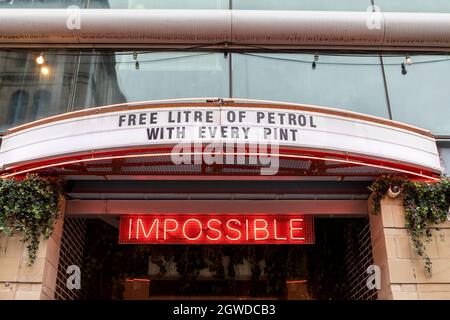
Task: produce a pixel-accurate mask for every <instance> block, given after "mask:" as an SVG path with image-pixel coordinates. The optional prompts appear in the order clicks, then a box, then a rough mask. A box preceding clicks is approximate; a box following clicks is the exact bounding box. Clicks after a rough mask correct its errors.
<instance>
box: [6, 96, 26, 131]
mask: <svg viewBox="0 0 450 320" xmlns="http://www.w3.org/2000/svg"><path fill="white" fill-rule="evenodd" d="M28 96H29V94H28V92H26V91H24V90H17V91H16V92H14V93H13V95H12V96H11V101H10V103H9V110H8V111H9V116H8V122H9V123H10V124H11V125H16V124H19V123H22V122H23V121H24V120H25V116H26V111H27V105H28Z"/></svg>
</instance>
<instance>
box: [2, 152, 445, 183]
mask: <svg viewBox="0 0 450 320" xmlns="http://www.w3.org/2000/svg"><path fill="white" fill-rule="evenodd" d="M170 150H171V149H170V148H167V147H166V148H158V147H154V148H145V149H127V150H115V151H109V152H105V151H98V152H91V153H87V154H78V155H71V156H66V157H55V158H51V159H46V160H38V161H35V162H31V163H27V164H23V165H17V166H14V167H11V168H8V169H7V170H5V171H4V172H3V173H2V174H1V175H0V178H2V179H6V178H11V177H15V176H21V175H25V174H27V173H33V172H37V171H39V170H43V169H48V168H57V167H62V166H65V165H69V164H77V163H87V162H95V161H102V160H111V159H112V160H114V159H130V158H152V157H161V156H170V155H171V151H170ZM130 152H133V154H130ZM136 153H138V154H136ZM205 154H209V153H208V152H184V153H183V155H189V156H194V155H205ZM221 154H222V155H224V156H226V155H231V156H265V155H267V156H271V157H273V156H279V157H280V158H285V159H294V160H311V161H314V160H317V161H334V162H337V163H342V164H348V165H357V166H367V167H372V168H378V169H384V170H388V171H393V172H396V173H398V174H403V175H408V176H410V177H412V178H415V179H419V180H428V181H439V180H440V178H439V176H438V175H437V174H434V173H433V172H432V171H431V170H426V169H421V168H415V167H412V166H407V165H403V164H399V163H392V162H389V161H384V160H379V159H371V158H365V157H358V156H350V155H343V154H339V153H336V154H334V153H326V152H320V151H311V150H308V151H305V150H295V149H289V148H280V150H279V153H278V154H271V153H261V152H253V153H252V152H222V153H221ZM338 175H339V174H338Z"/></svg>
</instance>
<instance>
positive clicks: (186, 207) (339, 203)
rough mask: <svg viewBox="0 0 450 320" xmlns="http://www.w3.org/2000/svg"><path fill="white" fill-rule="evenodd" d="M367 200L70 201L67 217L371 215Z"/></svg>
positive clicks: (68, 202) (67, 202) (67, 206)
mask: <svg viewBox="0 0 450 320" xmlns="http://www.w3.org/2000/svg"><path fill="white" fill-rule="evenodd" d="M367 212H368V211H367V200H260V201H255V200H233V201H230V200H188V201H186V200H179V201H174V200H68V201H66V211H65V215H66V216H71V217H72V216H79V217H91V218H98V215H114V216H116V215H121V214H147V213H160V214H169V213H178V214H183V213H185V214H189V213H197V214H207V213H221V214H235V213H249V214H256V213H264V214H287V213H301V214H313V215H320V216H334V215H338V216H364V215H367Z"/></svg>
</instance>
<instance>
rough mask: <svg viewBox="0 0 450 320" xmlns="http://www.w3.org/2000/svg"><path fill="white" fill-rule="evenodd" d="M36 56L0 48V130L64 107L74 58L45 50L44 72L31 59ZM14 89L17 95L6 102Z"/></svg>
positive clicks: (59, 110)
mask: <svg viewBox="0 0 450 320" xmlns="http://www.w3.org/2000/svg"><path fill="white" fill-rule="evenodd" d="M36 56H37V55H36V54H33V53H28V52H18V51H17V52H12V51H11V52H9V51H0V131H5V130H6V129H7V128H9V127H11V126H15V125H19V124H23V123H26V122H30V121H33V120H36V119H39V118H43V117H48V116H51V115H55V114H59V113H64V112H67V110H68V105H69V104H70V90H71V86H72V84H73V71H74V61H75V57H74V56H73V55H65V54H62V52H58V54H57V55H55V54H54V53H47V54H46V55H45V60H46V64H47V65H48V68H49V73H48V75H44V74H43V73H42V72H41V66H39V65H37V64H36V62H35V58H36ZM18 91H20V92H21V95H20V98H18V99H16V100H15V102H14V103H10V102H11V101H13V100H14V97H15V96H14V95H15V94H17V92H18ZM23 97H28V99H24V98H23ZM37 100H39V101H37ZM37 107H39V108H38V109H37Z"/></svg>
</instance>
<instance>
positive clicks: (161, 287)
mask: <svg viewBox="0 0 450 320" xmlns="http://www.w3.org/2000/svg"><path fill="white" fill-rule="evenodd" d="M75 226H76V228H75ZM71 230H76V232H71ZM83 232H84V236H82V234H83ZM315 232H316V242H315V244H314V245H296V246H295V245H228V246H226V245H217V246H216V245H191V246H186V245H119V244H118V230H117V229H116V228H114V227H113V226H111V225H110V224H108V223H106V222H105V221H103V220H100V219H77V218H66V224H65V228H64V234H63V243H62V248H61V258H60V266H59V269H60V270H59V277H58V293H57V297H58V298H59V299H261V298H262V299H302V300H308V299H327V300H328V299H374V298H376V291H373V290H369V289H367V288H366V287H365V281H366V279H367V274H366V273H365V270H366V268H367V267H368V266H369V265H370V264H372V255H371V245H370V233H369V228H368V220H367V219H366V218H316V221H315ZM69 252H71V254H70V255H69V254H68V253H69ZM76 255H78V261H79V263H80V264H81V265H82V268H81V269H82V289H81V290H80V291H79V292H78V293H77V295H76V296H74V295H73V294H72V296H70V295H68V294H67V293H66V292H65V291H66V290H65V289H64V283H65V278H66V276H67V275H66V274H65V273H64V270H65V268H66V267H67V265H69V264H72V263H73V260H74V258H76V257H75V256H76Z"/></svg>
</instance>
